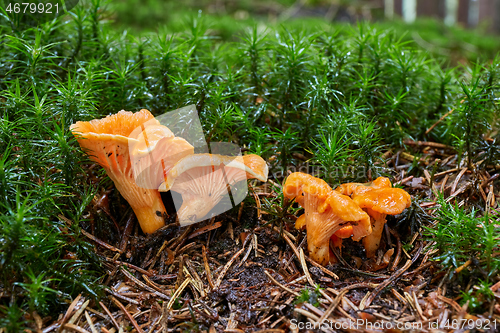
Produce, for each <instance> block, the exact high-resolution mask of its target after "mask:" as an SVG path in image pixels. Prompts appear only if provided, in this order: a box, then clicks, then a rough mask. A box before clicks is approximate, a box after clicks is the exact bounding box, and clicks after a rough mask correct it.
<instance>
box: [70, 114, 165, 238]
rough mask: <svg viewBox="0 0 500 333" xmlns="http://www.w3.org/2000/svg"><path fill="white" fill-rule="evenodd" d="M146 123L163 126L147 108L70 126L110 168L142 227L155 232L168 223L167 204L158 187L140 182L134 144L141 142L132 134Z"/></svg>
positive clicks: (82, 143) (93, 155) (92, 156)
mask: <svg viewBox="0 0 500 333" xmlns="http://www.w3.org/2000/svg"><path fill="white" fill-rule="evenodd" d="M145 123H148V124H149V125H155V126H161V125H160V124H159V122H158V121H156V120H155V119H154V117H153V115H152V114H151V113H150V112H149V111H148V110H144V109H143V110H141V111H139V112H136V113H132V112H128V111H123V110H122V111H120V112H118V113H117V114H114V115H111V116H107V117H106V118H103V119H95V120H91V121H89V122H82V121H78V122H76V123H75V124H73V125H71V127H70V130H71V131H72V132H73V134H74V135H75V136H76V137H77V140H78V143H79V144H80V146H81V147H82V148H83V149H84V150H85V151H86V153H87V154H88V155H89V157H90V159H91V160H93V161H95V162H97V163H99V164H100V165H101V166H102V167H103V168H104V169H105V170H106V173H107V174H108V176H109V178H111V180H113V182H114V184H115V186H116V189H117V190H118V191H119V192H120V193H121V195H122V196H123V197H124V198H125V200H127V201H128V203H129V204H130V206H131V207H132V209H133V210H134V212H135V215H136V216H137V220H138V221H139V224H140V226H141V229H142V230H143V231H144V232H145V233H152V232H154V231H156V230H157V229H158V228H160V227H162V226H163V225H164V224H165V222H164V219H163V215H164V214H165V212H166V211H165V207H164V205H163V202H162V200H161V197H160V193H159V192H158V190H157V188H154V189H150V188H144V187H141V186H139V185H137V183H136V179H135V176H134V171H133V165H132V163H131V158H130V145H138V144H139V143H140V141H139V140H138V139H137V138H136V137H130V136H131V134H132V132H134V130H135V131H137V129H142V130H144V129H145V127H144V124H145ZM141 125H142V127H141ZM149 125H148V126H149ZM167 130H168V129H167ZM162 131H165V129H162ZM164 153H165V152H164Z"/></svg>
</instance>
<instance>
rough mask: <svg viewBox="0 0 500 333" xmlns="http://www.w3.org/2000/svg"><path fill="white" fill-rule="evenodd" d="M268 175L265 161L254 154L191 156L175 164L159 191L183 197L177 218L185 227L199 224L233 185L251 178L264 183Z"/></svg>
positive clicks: (228, 192)
mask: <svg viewBox="0 0 500 333" xmlns="http://www.w3.org/2000/svg"><path fill="white" fill-rule="evenodd" d="M267 174H268V167H267V164H266V162H265V161H264V160H263V159H262V158H261V157H260V156H257V155H253V154H251V155H245V156H237V157H233V156H223V155H217V154H194V155H190V156H187V157H185V158H183V159H181V160H180V161H179V162H177V164H175V166H174V167H173V168H172V169H171V170H170V172H168V173H167V177H166V180H165V182H163V183H162V184H161V185H160V187H159V190H160V191H168V190H172V191H175V192H178V193H180V194H181V195H182V205H181V206H180V207H179V209H178V210H177V217H178V218H179V223H180V225H181V226H186V225H189V224H193V223H196V222H200V221H201V220H202V219H203V218H204V217H205V216H206V215H207V214H208V213H209V212H210V211H211V210H212V209H213V208H214V207H215V206H216V205H217V204H218V203H219V202H220V201H221V199H222V198H223V197H227V196H228V194H230V187H231V186H233V185H234V184H236V183H238V182H240V181H242V180H245V179H251V178H255V179H258V180H260V181H266V180H267Z"/></svg>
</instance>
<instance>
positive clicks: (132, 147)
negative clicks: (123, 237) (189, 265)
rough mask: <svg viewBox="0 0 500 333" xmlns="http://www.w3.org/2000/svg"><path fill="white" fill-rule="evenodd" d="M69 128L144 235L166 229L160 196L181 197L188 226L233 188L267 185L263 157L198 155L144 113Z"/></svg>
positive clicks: (180, 216) (183, 219) (182, 214)
mask: <svg viewBox="0 0 500 333" xmlns="http://www.w3.org/2000/svg"><path fill="white" fill-rule="evenodd" d="M70 129H71V131H72V132H73V133H74V134H75V136H76V137H77V140H78V143H79V144H80V146H81V147H82V148H83V149H84V150H85V151H86V153H87V154H88V155H89V157H90V159H91V160H93V161H95V162H97V163H98V164H100V165H101V166H102V167H103V168H104V169H105V170H106V173H107V174H108V176H109V178H111V180H112V181H113V182H114V184H115V186H116V189H117V190H118V191H119V192H120V193H121V195H122V196H123V197H124V198H125V199H126V200H127V201H128V203H129V204H130V206H131V207H132V209H133V210H134V212H135V214H136V216H137V220H138V221H139V224H140V226H141V229H142V231H144V232H145V233H153V232H155V231H156V230H158V229H159V228H161V227H162V226H164V225H165V221H164V216H165V214H166V210H165V206H164V205H163V202H162V200H161V196H160V193H159V191H169V190H172V191H175V192H178V193H180V194H181V195H182V200H183V201H182V206H181V207H180V209H179V210H178V211H177V217H178V219H179V223H180V225H181V226H186V225H189V224H192V223H195V222H197V221H200V218H203V217H204V216H206V215H207V214H208V213H209V212H210V210H212V208H213V207H215V206H216V205H217V204H218V203H219V201H220V200H221V198H222V197H223V196H224V195H225V194H227V193H228V187H230V186H232V185H234V184H235V183H237V182H239V181H242V180H245V179H251V178H256V179H258V180H261V181H266V180H267V174H268V168H267V164H266V162H265V161H264V160H263V159H262V158H261V157H260V156H257V155H253V154H250V155H245V156H222V155H216V154H194V148H193V146H192V145H191V144H190V143H188V142H187V141H186V140H184V139H183V138H179V137H175V135H174V134H173V133H172V131H170V130H169V129H168V127H166V126H163V125H161V124H160V122H159V121H157V120H156V119H155V118H154V117H153V115H152V114H151V113H150V112H149V111H148V110H145V109H143V110H141V111H139V112H136V113H133V112H128V111H120V112H118V113H117V114H114V115H110V116H107V117H106V118H103V119H95V120H91V121H89V122H82V121H78V122H76V123H75V124H73V125H71V128H70Z"/></svg>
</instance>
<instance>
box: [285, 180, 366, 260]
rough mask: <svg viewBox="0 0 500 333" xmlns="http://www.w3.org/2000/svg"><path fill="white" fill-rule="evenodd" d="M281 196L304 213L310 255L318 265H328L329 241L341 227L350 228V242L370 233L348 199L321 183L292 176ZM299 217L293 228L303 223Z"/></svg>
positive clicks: (320, 181) (359, 210) (360, 212)
mask: <svg viewBox="0 0 500 333" xmlns="http://www.w3.org/2000/svg"><path fill="white" fill-rule="evenodd" d="M283 194H284V195H285V196H286V197H287V198H289V199H292V198H295V199H296V201H297V202H298V203H299V204H300V205H301V206H302V207H303V208H304V210H305V214H304V215H305V225H306V229H307V244H308V250H309V255H310V256H311V257H312V258H313V259H314V260H315V261H317V262H318V263H320V264H327V263H328V262H330V251H329V239H330V237H331V236H332V235H333V234H335V233H336V232H337V231H339V230H340V229H342V228H343V227H344V226H346V225H348V224H350V225H352V230H353V238H354V239H355V240H359V239H361V238H362V237H363V236H365V235H367V234H369V233H370V232H371V226H370V218H369V216H368V215H367V214H366V213H365V212H364V211H363V210H361V208H359V206H357V205H356V204H355V203H354V202H353V201H352V199H351V198H349V197H348V196H345V195H342V194H340V193H338V192H336V191H333V190H332V189H331V187H330V186H329V185H328V184H327V183H326V182H325V181H323V180H321V179H319V178H316V177H313V176H311V175H308V174H305V173H298V172H296V173H292V174H291V175H290V176H288V178H287V180H286V182H285V185H284V187H283ZM299 220H300V221H302V217H299V219H298V220H297V223H296V226H297V225H300V224H302V223H299Z"/></svg>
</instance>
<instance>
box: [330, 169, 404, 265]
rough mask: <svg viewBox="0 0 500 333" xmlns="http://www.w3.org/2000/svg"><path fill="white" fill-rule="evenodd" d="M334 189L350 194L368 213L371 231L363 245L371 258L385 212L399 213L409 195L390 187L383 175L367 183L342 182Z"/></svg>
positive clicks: (377, 241) (377, 245)
mask: <svg viewBox="0 0 500 333" xmlns="http://www.w3.org/2000/svg"><path fill="white" fill-rule="evenodd" d="M336 191H338V192H340V193H342V194H346V195H350V196H351V198H352V200H353V201H354V202H355V203H356V204H357V205H358V206H359V207H361V208H363V210H365V211H366V212H367V213H368V215H370V218H371V223H372V233H371V234H369V235H367V236H366V237H364V238H363V245H364V247H365V251H366V256H367V257H368V258H373V257H374V256H375V254H376V252H377V250H378V248H379V246H380V239H381V238H382V232H383V230H384V225H385V222H386V216H387V214H389V215H397V214H401V213H402V212H403V210H405V209H406V208H408V207H410V205H411V197H410V195H409V194H408V193H407V192H406V191H404V190H402V189H400V188H393V187H391V183H390V181H389V179H388V178H385V177H379V178H377V179H375V180H374V181H373V182H371V183H367V184H359V183H348V184H343V185H341V186H339V187H338V188H337V189H336Z"/></svg>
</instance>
